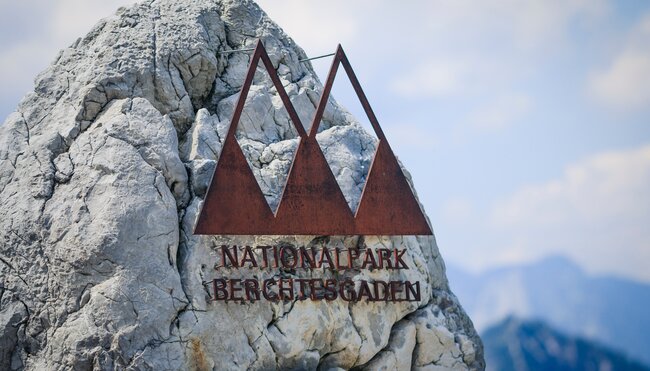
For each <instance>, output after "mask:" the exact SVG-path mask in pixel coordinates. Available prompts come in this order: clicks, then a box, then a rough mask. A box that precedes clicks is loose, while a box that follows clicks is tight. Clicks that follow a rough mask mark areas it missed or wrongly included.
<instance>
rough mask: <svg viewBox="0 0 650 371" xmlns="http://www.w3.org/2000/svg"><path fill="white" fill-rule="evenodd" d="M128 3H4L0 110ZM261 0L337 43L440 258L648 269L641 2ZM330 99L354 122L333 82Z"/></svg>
mask: <svg viewBox="0 0 650 371" xmlns="http://www.w3.org/2000/svg"><path fill="white" fill-rule="evenodd" d="M130 3H132V1H128V0H23V1H20V2H17V1H10V0H0V82H1V84H0V121H4V118H5V117H6V116H7V115H8V114H9V113H10V112H11V111H13V109H14V108H15V106H16V105H17V103H18V102H19V100H20V99H21V97H22V96H23V95H24V94H25V93H26V92H28V91H30V90H31V89H32V86H33V79H34V77H35V76H36V75H37V74H38V72H39V71H41V70H43V69H44V68H45V67H46V66H47V65H48V64H49V63H50V62H51V61H52V60H53V59H54V57H55V56H56V54H57V52H58V50H59V49H62V48H64V47H66V46H67V45H69V44H71V43H72V42H73V41H74V40H75V39H76V38H77V37H80V36H82V35H84V34H85V33H86V32H88V31H89V30H90V28H91V27H92V25H93V24H95V23H96V22H97V21H98V20H99V19H100V18H102V17H106V16H108V15H110V14H111V13H112V12H114V11H115V10H116V9H117V8H118V7H119V6H121V5H128V4H130ZM258 3H259V4H260V5H261V6H262V8H263V9H265V10H266V11H267V13H268V14H269V16H270V17H271V18H272V19H273V20H275V21H276V22H277V23H278V24H279V25H280V26H281V27H282V28H283V29H284V30H285V31H286V32H287V33H288V34H289V36H291V37H292V38H293V39H294V40H295V41H296V42H297V43H298V44H299V45H300V46H302V47H303V49H305V51H306V52H307V54H308V55H310V56H317V55H322V54H326V53H330V52H333V51H334V49H335V48H336V45H337V44H338V43H341V44H342V45H343V47H344V49H345V51H346V54H347V55H348V58H349V59H350V62H351V64H352V65H353V67H354V69H355V71H356V73H357V76H358V77H359V79H360V81H361V84H362V85H363V87H364V90H365V92H366V95H367V96H368V99H369V101H370V103H371V105H372V106H373V109H374V111H375V114H376V115H377V117H378V120H379V122H380V124H381V125H382V127H383V128H384V131H385V132H386V134H387V137H388V140H389V142H390V143H391V146H392V147H393V149H394V151H395V153H396V154H397V155H398V157H399V158H400V160H401V161H402V162H403V163H404V164H405V165H406V167H407V168H408V169H409V171H410V172H411V174H412V176H413V179H414V182H415V186H416V189H417V192H418V195H419V197H420V200H421V201H422V203H423V205H424V208H425V210H426V212H427V214H428V215H429V217H430V219H431V222H432V225H433V229H434V232H435V234H436V239H437V242H438V245H439V248H440V251H441V254H442V256H443V258H444V259H445V261H447V263H451V264H454V265H456V266H459V267H461V268H464V269H466V270H469V271H474V272H478V271H484V270H487V269H491V268H495V267H500V266H504V265H511V264H521V263H527V262H531V261H535V260H539V259H542V258H544V257H548V256H558V255H559V256H565V257H567V258H570V259H571V260H573V261H575V262H576V263H578V264H579V265H580V266H581V267H582V268H583V269H585V270H586V271H587V272H589V273H591V274H595V275H618V276H623V277H627V278H630V279H634V280H637V281H642V282H650V269H648V265H649V264H650V2H646V1H632V0H618V1H614V0H529V1H524V0H482V1H470V0H446V1H442V0H412V1H408V2H396V1H385V0H373V1H370V0H357V1H354V2H352V1H349V0H329V1H326V2H325V1H313V0H282V1H280V0H260V1H258ZM329 63H330V61H329V60H327V59H323V60H318V61H315V62H314V67H315V69H316V70H317V72H318V73H319V75H320V76H321V79H322V80H324V79H325V76H326V73H327V69H328V67H329ZM339 76H343V75H339ZM333 95H334V96H335V97H336V99H337V100H338V101H339V103H341V104H343V105H344V106H346V107H348V109H350V110H351V111H352V112H353V113H355V114H356V116H357V117H358V118H359V119H361V120H362V121H363V120H365V118H364V117H363V113H362V110H361V108H360V105H359V103H358V101H357V100H356V98H355V96H354V95H353V94H352V92H351V89H350V88H349V84H348V83H347V81H346V80H345V79H344V78H337V80H336V84H335V87H334V90H333ZM366 122H367V120H366Z"/></svg>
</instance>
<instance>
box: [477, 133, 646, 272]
mask: <svg viewBox="0 0 650 371" xmlns="http://www.w3.org/2000/svg"><path fill="white" fill-rule="evenodd" d="M648 225H650V145H646V146H644V147H641V148H638V149H633V150H626V151H619V152H608V153H602V154H598V155H595V156H592V157H589V158H587V159H585V160H583V161H580V162H577V163H574V164H572V165H570V166H568V167H567V168H566V170H565V172H564V174H563V176H562V177H560V178H558V179H555V180H552V181H549V182H547V183H544V184H539V185H532V186H528V187H525V188H523V189H521V190H519V191H518V192H516V193H515V194H513V195H512V196H511V197H509V198H507V199H506V200H503V201H501V202H499V203H497V204H496V206H495V207H494V209H493V212H492V215H491V226H490V227H489V228H491V230H492V233H495V234H502V235H503V236H510V240H504V241H503V244H502V246H500V247H499V248H497V250H496V251H495V254H494V255H493V258H494V259H496V260H501V261H502V262H512V261H517V262H520V261H518V260H520V259H524V258H526V259H531V258H534V257H540V256H543V255H549V254H559V253H561V254H567V255H569V256H571V257H572V258H573V259H574V260H576V261H578V262H580V263H582V265H583V266H585V267H586V268H587V269H590V270H592V271H599V272H611V273H617V274H621V275H624V276H631V277H635V278H641V279H645V280H650V271H648V269H647V262H648V261H650V246H649V245H648V243H649V241H650V228H648Z"/></svg>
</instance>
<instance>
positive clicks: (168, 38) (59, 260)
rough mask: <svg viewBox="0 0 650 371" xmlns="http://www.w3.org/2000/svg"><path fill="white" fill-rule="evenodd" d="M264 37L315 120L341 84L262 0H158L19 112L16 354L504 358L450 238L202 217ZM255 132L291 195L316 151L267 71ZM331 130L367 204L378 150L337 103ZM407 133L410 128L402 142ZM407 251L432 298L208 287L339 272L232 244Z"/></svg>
mask: <svg viewBox="0 0 650 371" xmlns="http://www.w3.org/2000/svg"><path fill="white" fill-rule="evenodd" d="M258 39H259V40H262V42H263V43H264V45H265V47H266V49H267V51H268V53H269V55H270V58H271V60H272V63H273V66H274V67H275V68H276V69H277V72H278V74H279V75H280V77H281V80H282V82H283V84H284V85H285V88H286V90H287V92H288V94H289V96H290V98H291V101H292V102H293V104H294V106H295V107H296V110H297V111H298V114H299V116H300V118H301V120H302V121H303V124H304V125H307V126H308V125H309V124H310V121H311V117H312V115H313V113H314V110H315V106H316V104H317V101H318V98H319V96H320V93H321V90H322V84H321V82H320V80H319V79H318V77H317V76H316V75H315V73H314V71H313V69H312V67H311V65H310V64H309V63H301V62H299V60H300V59H302V58H305V57H306V55H305V53H304V51H303V50H302V49H300V48H299V47H298V46H297V45H296V44H295V43H294V42H293V41H292V40H291V38H289V37H288V36H287V35H286V34H285V33H284V32H283V31H282V30H281V29H280V28H279V27H278V26H277V25H276V24H275V23H273V22H272V21H271V20H270V19H269V18H268V17H267V16H266V14H265V13H264V12H263V11H262V10H261V9H260V8H259V7H258V6H257V5H256V4H255V3H253V2H252V1H248V0H194V1H172V0H157V1H147V2H143V3H140V4H137V5H134V6H132V7H129V8H121V9H119V10H118V11H117V13H116V14H115V15H113V16H110V17H108V18H106V19H104V20H101V21H100V22H99V23H98V24H97V25H96V26H95V27H94V28H93V29H92V30H91V31H90V33H88V35H86V36H85V37H83V38H80V39H78V40H77V41H76V42H75V43H74V44H72V45H71V46H70V47H68V48H66V49H64V50H62V51H61V52H60V53H59V55H58V56H57V57H56V59H55V60H54V62H53V63H52V64H51V65H50V66H49V67H48V68H47V69H46V70H45V71H43V72H42V73H41V74H40V75H38V76H37V78H36V80H35V87H34V91H33V92H31V93H29V94H28V95H27V96H25V98H24V99H23V100H22V101H21V103H20V105H19V106H18V107H17V109H16V111H15V112H14V113H13V114H11V115H10V116H9V117H8V118H7V119H6V120H5V122H4V124H3V125H2V126H0V205H2V207H1V208H0V335H1V336H0V369H3V370H4V369H7V370H23V369H24V370H69V369H75V370H114V369H120V370H121V369H130V370H180V369H188V370H206V369H207V370H210V369H212V370H246V369H252V370H266V369H351V368H357V369H373V370H374V369H387V370H388V369H398V370H404V369H409V368H414V369H459V370H480V369H483V368H484V361H483V350H482V344H481V341H480V339H479V337H478V335H477V334H476V332H475V330H474V328H473V325H472V323H471V321H470V319H469V318H468V317H467V315H466V314H465V312H464V311H463V309H462V308H461V306H460V304H459V303H458V300H457V299H456V297H455V296H454V295H453V294H452V293H451V291H450V290H449V285H448V283H447V279H446V276H445V267H444V263H443V260H442V257H441V256H440V254H439V252H438V248H437V246H436V241H435V238H434V237H433V236H430V237H421V236H420V237H416V236H392V237H386V236H331V237H313V236H312V237H309V236H237V237H234V236H197V235H194V234H193V233H192V231H193V228H194V224H195V222H196V218H197V215H198V212H199V210H200V207H201V204H202V201H203V198H204V197H205V193H206V189H207V186H208V184H209V182H210V178H211V176H212V173H213V172H214V169H215V165H216V161H217V160H218V157H219V153H220V151H221V147H222V144H223V139H224V136H225V132H226V130H227V128H228V127H229V125H230V117H231V115H232V111H233V107H234V104H235V102H236V100H237V97H238V93H239V89H240V87H241V84H242V82H243V79H244V74H245V73H246V70H247V67H248V62H249V55H248V54H246V53H230V54H223V53H219V52H220V51H225V50H232V49H243V48H250V47H253V46H254V45H255V43H256V42H257V40H258ZM237 139H238V141H239V143H240V145H241V147H242V149H243V151H244V153H245V155H246V157H247V159H248V160H249V162H250V165H251V168H252V169H253V172H254V174H255V176H256V178H257V179H258V181H259V183H260V186H261V188H262V190H263V192H264V194H265V197H266V199H267V201H268V202H269V204H270V205H271V206H272V207H275V206H277V204H278V203H279V201H280V193H281V191H282V187H283V185H284V182H285V180H286V175H287V172H288V169H289V166H290V165H291V159H292V158H293V153H294V152H295V149H296V147H297V139H296V131H295V128H293V127H292V125H291V123H290V122H289V118H288V115H287V113H286V111H285V109H284V107H283V106H282V104H281V101H280V98H279V96H278V94H277V91H276V90H275V88H274V87H273V86H272V84H271V82H270V80H269V78H268V75H267V74H266V72H265V71H264V69H263V68H260V69H259V71H258V73H257V74H256V77H255V80H254V83H253V86H252V88H251V91H250V93H249V98H248V100H247V104H246V108H245V111H244V115H242V120H241V122H240V123H239V126H238V131H237ZM317 139H318V141H319V143H320V145H321V147H322V148H323V151H324V153H325V156H326V158H327V160H328V163H329V164H330V166H331V168H332V171H333V173H334V175H335V176H336V178H337V181H338V182H339V184H340V185H341V189H342V190H343V192H344V194H345V196H346V199H347V201H348V203H349V205H350V207H351V208H352V209H354V208H356V206H357V205H358V203H359V198H360V196H361V191H362V189H363V184H364V181H365V178H366V175H367V172H368V168H369V166H370V163H371V161H372V156H373V153H374V148H375V146H376V143H375V139H374V137H373V135H371V134H369V133H367V132H365V131H364V129H363V128H362V127H361V126H360V125H359V124H358V122H356V120H355V118H354V117H352V115H350V114H349V113H348V112H347V111H346V110H345V109H344V108H343V107H341V106H340V105H339V104H337V103H336V102H335V101H334V100H333V99H331V100H330V102H329V104H328V107H327V109H326V111H325V115H324V118H323V123H322V124H321V126H320V132H319V134H318V135H317ZM389 139H390V138H389ZM313 243H330V244H338V245H341V246H346V247H354V246H361V245H364V244H365V245H366V246H368V247H369V248H372V249H377V248H382V247H388V248H391V247H393V248H403V249H407V254H406V257H405V261H406V262H407V264H408V266H409V267H410V269H407V270H400V271H389V270H372V271H370V270H358V271H351V272H346V273H345V274H347V275H349V278H350V279H352V280H354V281H359V280H378V279H379V280H411V281H419V282H420V283H421V285H422V298H421V300H420V301H419V302H397V303H385V302H365V301H361V302H346V301H341V300H336V301H333V302H325V301H311V300H295V301H292V302H285V303H283V302H278V303H274V302H268V301H259V302H252V303H251V302H247V303H243V302H233V301H229V302H215V301H213V300H211V297H210V292H209V290H207V289H206V285H205V283H206V282H208V281H210V280H211V279H212V278H214V277H215V276H216V275H223V276H230V277H233V278H238V277H242V278H243V277H249V276H251V275H256V276H257V278H269V277H273V276H276V275H280V274H284V275H287V274H288V275H292V276H293V277H296V278H298V277H301V278H307V277H328V275H331V274H333V273H331V272H325V271H308V270H296V271H295V272H281V271H279V270H260V271H252V270H247V269H227V268H221V269H220V270H215V267H214V264H215V262H217V261H218V260H219V256H218V255H219V254H218V249H217V247H218V246H220V245H222V244H230V245H233V244H237V245H242V246H245V245H279V244H292V245H295V246H303V245H309V244H313Z"/></svg>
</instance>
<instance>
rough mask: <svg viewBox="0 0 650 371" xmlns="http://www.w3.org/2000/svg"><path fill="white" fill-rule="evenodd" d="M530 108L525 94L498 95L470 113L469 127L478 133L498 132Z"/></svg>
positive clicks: (530, 105)
mask: <svg viewBox="0 0 650 371" xmlns="http://www.w3.org/2000/svg"><path fill="white" fill-rule="evenodd" d="M532 107H533V101H532V99H531V98H530V97H529V96H528V95H526V94H523V93H510V94H504V95H500V96H497V97H496V98H494V99H493V100H491V101H489V102H488V104H486V105H484V106H482V107H479V108H477V109H476V110H475V111H474V112H472V113H470V115H469V118H468V121H469V125H470V127H471V128H473V129H477V130H479V131H492V130H500V129H503V128H506V127H508V126H510V125H511V124H512V123H514V122H516V121H517V120H519V119H521V118H522V117H524V116H525V115H526V114H527V113H529V112H530V110H531V109H532Z"/></svg>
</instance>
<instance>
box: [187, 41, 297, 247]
mask: <svg viewBox="0 0 650 371" xmlns="http://www.w3.org/2000/svg"><path fill="white" fill-rule="evenodd" d="M260 60H261V61H262V63H263V65H264V67H265V68H266V70H267V72H268V74H269V76H270V78H271V81H272V82H273V85H274V86H275V88H276V89H277V91H278V94H279V95H280V98H281V99H282V102H283V104H284V107H285V109H286V110H287V113H288V115H289V118H290V119H291V121H292V123H293V125H294V126H295V129H296V131H297V132H298V135H300V137H301V138H304V137H306V135H307V134H306V132H305V129H304V127H303V125H302V123H301V121H300V119H299V118H298V115H297V114H296V111H295V109H294V107H293V105H292V104H291V100H290V99H289V96H288V95H287V93H286V91H285V89H284V86H283V85H282V83H281V81H280V79H279V77H278V75H277V73H276V71H275V68H274V67H273V64H272V63H271V60H270V58H269V56H268V54H267V52H266V50H265V49H264V46H263V45H262V42H261V41H258V42H257V45H256V47H255V51H254V52H253V55H252V57H251V61H250V65H249V68H248V71H247V73H246V77H245V79H244V84H243V85H242V88H241V92H240V94H239V98H238V100H237V104H236V106H235V109H234V111H233V116H232V119H231V120H230V127H229V128H228V133H227V134H226V139H225V143H224V147H223V149H222V152H221V154H220V156H219V159H218V161H217V166H216V169H215V173H214V175H213V177H212V180H211V182H210V186H209V188H208V191H207V193H206V197H205V200H204V202H203V207H202V208H201V212H200V213H199V217H198V220H197V224H196V227H195V233H196V234H220V235H227V234H232V235H249V234H270V232H272V228H273V225H274V223H273V222H274V214H273V211H272V210H271V208H270V207H269V204H268V203H267V201H266V199H265V197H264V194H263V193H262V191H261V189H260V186H259V184H258V182H257V180H256V179H255V175H254V174H253V171H252V170H251V168H250V165H249V163H248V160H247V159H246V157H245V156H244V153H243V152H242V149H241V147H240V146H239V144H238V142H237V139H236V137H235V134H236V131H237V126H238V124H239V121H240V119H241V115H242V112H243V110H244V105H245V103H246V98H247V96H248V92H249V90H250V87H251V84H252V82H253V78H254V77H255V72H256V70H257V66H258V64H259V61H260Z"/></svg>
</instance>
